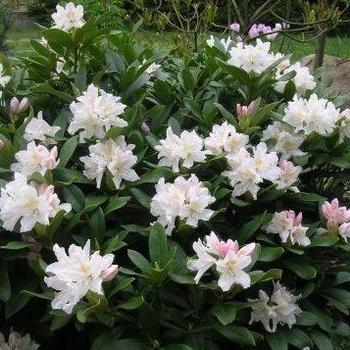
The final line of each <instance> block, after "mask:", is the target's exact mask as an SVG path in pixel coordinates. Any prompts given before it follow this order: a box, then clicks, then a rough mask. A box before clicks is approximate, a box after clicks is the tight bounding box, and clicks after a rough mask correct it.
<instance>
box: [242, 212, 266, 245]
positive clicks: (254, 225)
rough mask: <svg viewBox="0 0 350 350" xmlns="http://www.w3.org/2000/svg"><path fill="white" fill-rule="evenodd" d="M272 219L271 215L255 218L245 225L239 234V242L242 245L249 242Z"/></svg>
mask: <svg viewBox="0 0 350 350" xmlns="http://www.w3.org/2000/svg"><path fill="white" fill-rule="evenodd" d="M270 218H271V215H270V214H266V212H265V213H263V214H260V215H257V216H255V217H254V219H253V220H251V221H249V222H248V223H246V224H244V225H243V227H242V228H241V229H240V230H239V232H238V241H240V242H241V243H245V242H247V241H248V240H249V239H250V238H251V237H252V236H253V235H254V233H255V232H257V231H258V230H259V229H260V227H261V226H262V225H264V224H265V223H267V222H268V221H269V220H270Z"/></svg>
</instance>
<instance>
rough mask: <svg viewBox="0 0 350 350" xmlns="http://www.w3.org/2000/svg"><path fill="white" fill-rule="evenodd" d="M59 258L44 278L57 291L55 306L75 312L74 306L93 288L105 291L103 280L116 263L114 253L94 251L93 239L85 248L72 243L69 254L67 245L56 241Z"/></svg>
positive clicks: (52, 304)
mask: <svg viewBox="0 0 350 350" xmlns="http://www.w3.org/2000/svg"><path fill="white" fill-rule="evenodd" d="M53 250H54V252H55V255H56V258H57V262H54V263H52V264H50V265H48V266H47V267H46V273H47V274H48V276H49V277H45V278H44V281H45V283H46V284H47V286H48V287H51V288H53V289H55V290H56V291H57V293H56V295H55V298H54V299H53V300H52V302H51V306H52V308H53V309H58V310H63V311H64V312H66V313H68V314H71V313H72V311H73V308H74V306H75V305H76V304H77V303H78V302H79V300H80V299H82V298H83V297H84V296H85V295H86V294H87V293H88V292H89V291H91V292H94V293H97V294H101V295H103V288H102V282H103V281H104V278H103V275H104V274H105V271H106V270H109V269H110V268H111V267H113V266H115V265H112V264H113V260H114V255H113V254H107V255H105V256H101V255H100V253H99V252H94V253H93V254H91V253H90V240H88V241H87V242H86V244H85V246H84V248H81V247H79V246H76V245H75V244H72V245H70V246H69V249H68V254H67V253H66V252H65V250H64V248H61V247H59V246H58V245H57V244H55V245H54V247H53Z"/></svg>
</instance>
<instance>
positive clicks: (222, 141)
mask: <svg viewBox="0 0 350 350" xmlns="http://www.w3.org/2000/svg"><path fill="white" fill-rule="evenodd" d="M248 142H249V136H248V135H245V134H241V133H239V132H237V131H236V128H235V127H234V126H233V125H231V124H228V123H227V122H224V123H222V124H221V125H218V124H215V125H214V126H213V129H212V131H211V133H210V135H209V137H207V138H206V139H205V140H204V144H205V148H206V149H207V150H208V151H209V152H210V154H215V155H218V154H222V153H224V152H226V153H235V152H237V151H238V150H239V149H240V148H241V147H245V146H246V145H247V144H248Z"/></svg>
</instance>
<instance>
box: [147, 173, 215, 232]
mask: <svg viewBox="0 0 350 350" xmlns="http://www.w3.org/2000/svg"><path fill="white" fill-rule="evenodd" d="M214 202H215V198H214V197H212V196H211V195H210V193H209V190H208V189H207V188H206V187H204V186H203V184H202V183H201V182H200V181H199V180H198V178H197V177H196V176H195V175H193V174H192V175H191V177H190V178H189V179H188V180H186V179H185V178H184V177H182V176H179V177H177V178H176V179H175V182H174V183H166V182H165V180H164V178H161V179H160V180H159V181H158V184H157V185H156V194H155V196H154V197H153V198H152V201H151V214H152V215H153V216H155V217H158V221H159V222H160V223H161V224H162V225H163V226H164V227H165V228H166V232H167V234H168V235H171V232H172V231H173V229H174V227H175V220H176V218H180V219H183V220H185V222H186V224H187V225H190V226H193V227H197V226H198V221H199V220H203V221H208V220H209V219H210V217H211V216H212V215H213V213H214V211H213V210H210V209H207V207H208V206H209V205H210V204H212V203H214Z"/></svg>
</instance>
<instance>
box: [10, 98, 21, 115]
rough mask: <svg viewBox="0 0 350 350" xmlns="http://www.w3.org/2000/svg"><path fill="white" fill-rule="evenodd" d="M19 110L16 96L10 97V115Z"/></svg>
mask: <svg viewBox="0 0 350 350" xmlns="http://www.w3.org/2000/svg"><path fill="white" fill-rule="evenodd" d="M18 111H19V101H18V98H17V97H12V99H11V101H10V113H11V115H16V114H18Z"/></svg>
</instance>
